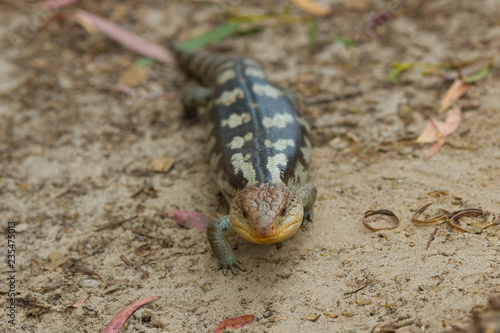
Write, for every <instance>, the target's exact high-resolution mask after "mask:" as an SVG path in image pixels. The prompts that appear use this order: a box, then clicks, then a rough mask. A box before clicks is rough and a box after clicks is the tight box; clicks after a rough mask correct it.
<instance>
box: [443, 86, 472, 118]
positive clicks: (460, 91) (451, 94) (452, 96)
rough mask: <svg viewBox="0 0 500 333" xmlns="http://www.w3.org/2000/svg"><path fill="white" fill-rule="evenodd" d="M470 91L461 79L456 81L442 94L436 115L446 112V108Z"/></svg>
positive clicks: (469, 87)
mask: <svg viewBox="0 0 500 333" xmlns="http://www.w3.org/2000/svg"><path fill="white" fill-rule="evenodd" d="M471 89H472V86H471V85H470V84H468V83H465V82H464V81H463V80H462V79H456V80H455V81H453V83H452V84H451V86H450V88H448V90H447V91H446V94H444V97H443V99H442V100H441V105H440V106H439V110H438V113H439V114H441V113H443V112H444V111H446V110H448V108H449V107H450V106H451V105H452V104H453V103H455V102H456V101H458V99H459V98H460V97H462V96H463V95H464V94H465V93H466V92H468V91H469V90H471Z"/></svg>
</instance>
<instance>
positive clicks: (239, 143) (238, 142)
mask: <svg viewBox="0 0 500 333" xmlns="http://www.w3.org/2000/svg"><path fill="white" fill-rule="evenodd" d="M252 139H253V134H252V133H247V134H246V135H245V136H244V137H241V136H235V137H234V138H233V139H232V140H231V142H230V143H228V144H227V145H228V146H229V148H231V149H241V148H242V147H243V146H244V145H245V142H247V141H250V140H252Z"/></svg>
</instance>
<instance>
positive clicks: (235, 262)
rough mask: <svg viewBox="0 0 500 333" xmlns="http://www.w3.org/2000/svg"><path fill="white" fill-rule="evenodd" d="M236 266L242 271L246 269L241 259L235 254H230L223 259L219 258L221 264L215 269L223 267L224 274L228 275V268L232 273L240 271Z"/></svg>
mask: <svg viewBox="0 0 500 333" xmlns="http://www.w3.org/2000/svg"><path fill="white" fill-rule="evenodd" d="M236 268H237V269H239V270H241V271H245V268H244V267H243V265H242V264H241V260H240V259H239V258H238V257H236V256H234V255H233V256H228V257H226V258H224V259H223V260H219V264H218V265H217V268H216V269H215V270H216V271H218V270H220V269H222V274H224V276H226V275H227V270H228V269H230V270H231V273H233V275H236V273H237V272H238V271H237V270H236Z"/></svg>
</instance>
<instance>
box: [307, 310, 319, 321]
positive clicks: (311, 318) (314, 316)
mask: <svg viewBox="0 0 500 333" xmlns="http://www.w3.org/2000/svg"><path fill="white" fill-rule="evenodd" d="M320 316H321V313H314V312H312V313H310V314H308V315H307V316H305V317H304V319H305V320H309V321H313V322H314V321H316V320H318V318H319V317H320Z"/></svg>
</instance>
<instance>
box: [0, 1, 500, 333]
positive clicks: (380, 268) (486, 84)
mask: <svg viewBox="0 0 500 333" xmlns="http://www.w3.org/2000/svg"><path fill="white" fill-rule="evenodd" d="M343 2H344V3H345V4H343ZM243 3H244V5H243ZM325 3H328V1H325ZM329 3H331V5H332V6H333V7H334V11H333V15H332V16H331V17H328V18H322V19H320V20H319V21H318V22H319V24H318V40H317V43H316V45H315V49H314V52H312V53H309V52H308V50H307V45H308V37H307V36H308V25H307V24H289V25H276V24H275V23H276V21H273V20H270V21H269V23H268V24H267V25H266V27H265V29H264V31H262V32H261V33H258V34H253V35H249V36H242V37H235V38H231V39H230V40H227V41H224V42H222V43H219V44H217V45H216V46H214V47H212V48H209V49H210V50H212V51H218V52H225V53H233V54H242V55H247V56H251V57H254V58H256V59H258V60H259V61H260V62H261V63H262V65H263V67H264V68H265V70H266V71H267V72H268V75H269V77H270V78H271V79H272V80H273V81H274V82H276V83H277V84H280V85H283V86H287V87H290V88H292V89H293V90H295V91H297V93H298V95H299V96H300V98H301V99H302V100H307V98H312V97H316V96H319V95H334V96H336V97H337V98H336V99H335V100H334V101H332V102H329V103H321V104H315V105H310V106H306V107H305V108H304V113H305V115H306V117H307V118H308V119H309V120H310V121H311V124H312V125H313V133H312V140H313V145H314V149H313V166H312V171H311V182H313V183H315V184H316V186H317V187H318V191H319V196H318V200H317V202H316V205H315V216H314V222H313V223H311V224H309V225H308V226H307V228H305V229H304V230H300V231H299V232H298V233H297V234H296V235H295V236H294V237H293V238H292V239H290V240H287V241H285V242H283V243H282V244H280V245H279V246H277V245H268V246H264V245H254V244H250V243H247V242H245V241H243V240H242V239H237V238H235V239H234V240H233V241H232V244H234V245H235V247H237V250H236V253H237V255H238V256H240V258H241V259H242V260H243V262H244V264H245V266H246V268H247V271H246V272H242V273H240V274H238V275H237V276H233V275H231V274H228V276H223V275H222V274H221V272H217V273H215V272H214V267H215V265H216V260H215V258H214V256H213V255H212V253H211V251H210V248H209V244H208V242H207V240H206V236H205V235H204V234H202V233H200V232H198V231H197V230H189V229H184V228H181V227H179V226H178V225H176V224H175V223H174V222H173V221H172V219H171V218H169V217H168V215H169V212H171V211H174V210H177V209H184V210H196V211H199V212H201V213H203V214H205V215H206V216H210V217H212V216H215V214H216V212H222V213H224V212H225V211H227V205H226V204H225V203H223V199H222V197H221V196H220V194H218V190H217V188H216V187H215V185H214V183H213V182H212V180H211V179H210V176H209V172H208V165H207V162H206V160H205V157H204V151H205V149H204V143H203V140H204V126H203V123H200V122H193V121H191V122H187V121H183V120H182V119H181V107H180V103H179V96H180V94H181V93H182V92H183V91H185V90H186V89H187V88H189V87H193V86H196V83H195V82H193V81H192V80H190V79H189V78H187V77H186V76H185V75H184V74H183V73H181V72H180V71H179V70H178V69H176V68H174V67H173V66H168V65H162V64H155V65H153V66H152V68H151V72H150V73H149V75H148V81H147V83H146V84H144V85H143V88H142V89H147V91H160V92H162V91H163V92H167V93H168V94H170V95H169V98H164V99H154V100H146V99H141V98H132V97H130V96H127V95H124V94H122V93H119V92H117V91H115V90H114V89H112V87H113V86H114V85H115V84H116V82H117V81H118V79H119V77H120V76H121V75H122V73H124V72H125V71H127V70H128V69H129V68H130V67H131V66H132V65H133V64H134V62H135V61H136V59H137V56H136V55H134V54H132V53H131V52H130V51H127V50H126V49H124V48H123V47H121V46H120V45H118V44H116V43H114V42H112V41H110V40H109V39H107V38H105V37H104V36H102V35H100V34H96V35H91V36H90V35H88V34H87V33H86V32H85V31H84V30H83V29H82V28H81V27H80V26H77V25H75V24H72V23H69V22H66V23H64V22H57V23H53V24H51V25H50V26H48V27H47V28H40V19H39V17H37V16H36V15H35V14H34V12H29V10H30V8H29V7H23V8H22V9H21V10H22V11H19V10H15V9H8V7H5V5H4V4H2V3H0V6H1V7H0V8H1V10H0V22H1V25H0V36H1V38H0V49H1V50H2V53H1V55H0V77H1V79H0V81H1V83H0V96H1V97H0V98H1V102H0V138H1V142H0V159H1V164H0V210H1V211H2V217H1V221H0V222H1V223H2V226H5V227H6V226H7V222H8V221H9V220H11V219H14V220H16V221H18V225H17V227H16V231H17V233H16V246H17V253H16V269H17V270H18V273H17V276H16V278H17V282H16V292H17V294H16V297H17V299H18V300H17V308H16V309H17V311H18V312H17V316H16V325H15V327H12V326H11V325H9V324H8V323H7V321H8V320H9V318H8V317H7V311H6V306H7V304H6V303H5V300H6V297H7V295H6V293H7V292H8V287H9V286H8V284H7V283H2V284H0V286H1V288H2V289H1V290H0V291H1V293H2V296H3V297H2V300H1V301H0V305H1V308H2V311H0V331H6V332H11V331H12V332H100V331H101V330H102V329H103V328H104V327H105V326H106V325H108V324H109V323H110V321H111V319H112V318H113V316H114V315H115V314H116V313H118V312H119V311H120V310H121V309H123V308H124V307H126V306H128V305H130V304H131V303H133V302H134V301H136V300H139V299H142V298H145V297H149V296H161V298H160V299H158V300H156V301H155V302H153V303H150V304H148V305H146V306H144V307H143V308H141V309H140V310H138V311H137V312H136V313H135V314H134V315H133V316H132V317H131V318H130V319H129V320H128V322H127V324H126V326H125V328H124V329H123V330H122V332H213V331H214V330H215V327H216V326H217V324H218V323H219V322H220V321H221V320H223V319H226V318H230V317H235V316H239V315H244V314H253V315H255V317H256V320H255V321H254V322H252V323H250V324H248V325H246V326H245V327H244V328H242V329H239V330H235V332H369V331H371V330H372V329H373V328H375V327H377V326H378V327H382V326H384V325H391V324H392V325H395V326H396V327H399V328H397V332H398V333H399V332H451V331H454V330H455V329H456V328H458V327H460V328H466V327H468V326H470V325H471V323H472V316H473V312H474V311H475V310H481V309H482V308H483V307H484V306H485V305H486V304H487V302H488V299H489V298H490V297H492V296H495V295H498V294H500V273H499V272H500V270H499V268H500V263H499V261H498V258H499V251H500V246H499V245H500V241H499V232H500V227H499V226H495V227H491V228H488V229H486V230H484V231H483V232H481V233H478V234H470V233H461V232H459V231H457V230H454V229H453V228H452V227H451V226H450V225H449V224H442V225H439V226H430V227H419V226H416V225H414V224H413V223H412V222H411V216H412V214H413V213H414V211H415V210H416V209H417V208H418V207H420V206H421V205H423V204H425V203H427V202H435V205H434V207H436V208H435V209H434V210H435V211H436V209H438V208H441V209H447V210H459V209H465V208H480V209H483V210H486V211H490V212H496V213H499V212H500V193H499V183H500V131H499V128H500V117H499V112H500V111H499V105H500V104H499V99H498V92H499V91H500V83H499V80H498V79H499V76H500V72H499V69H498V68H499V63H498V60H497V61H496V63H495V64H494V65H495V66H494V68H493V69H492V70H491V71H490V73H489V74H488V75H487V77H486V78H485V79H483V80H482V81H481V82H480V83H479V84H478V85H477V87H476V88H475V89H474V90H473V91H471V92H469V93H468V94H467V95H466V96H465V97H463V98H462V99H461V100H460V101H459V105H460V106H461V107H462V111H463V119H462V122H461V124H460V127H459V128H458V130H457V131H456V132H455V133H454V134H453V135H452V136H451V137H449V138H448V140H447V143H446V144H445V145H444V147H443V148H442V149H441V151H440V152H439V153H438V154H437V155H436V156H435V157H433V158H431V159H425V156H426V154H427V153H428V151H429V147H428V146H425V147H422V146H415V145H408V144H405V143H404V141H406V140H409V139H413V138H415V137H416V136H417V135H418V134H419V132H420V131H421V130H422V129H423V128H424V127H425V123H426V121H427V119H429V117H431V116H433V117H437V113H436V110H437V109H438V107H439V102H440V99H441V98H442V96H443V95H444V93H445V92H446V90H447V89H448V87H449V86H450V84H451V82H450V81H446V80H444V79H442V78H440V77H438V76H435V75H430V76H424V75H423V74H422V70H423V69H422V68H418V69H412V70H409V71H407V72H405V73H403V74H401V76H400V78H399V81H398V83H397V84H392V83H390V82H389V81H388V79H387V72H388V71H389V70H390V68H391V67H390V66H391V63H393V62H401V63H402V62H419V63H443V62H457V61H466V60H470V59H474V58H477V57H479V56H483V55H488V54H493V53H495V52H497V51H498V50H499V48H500V24H499V21H498V18H499V17H500V3H499V2H498V1H496V0H489V1H488V0H484V1H480V2H473V1H465V0H461V1H456V0H438V1H416V0H415V1H404V2H401V3H399V2H397V1H396V2H394V1H378V0H373V1H371V0H356V1H347V0H346V1H330V2H329ZM397 4H399V6H396V5H397ZM285 6H287V2H286V1H278V2H277V3H276V4H273V5H270V4H268V3H267V2H264V1H246V2H243V1H215V2H214V3H212V4H207V3H202V2H195V1H189V2H188V1H169V2H166V1H158V0H152V1H144V2H139V1H112V0H106V1H101V2H93V1H90V2H83V4H82V8H84V9H86V10H89V11H92V12H94V13H97V14H100V15H103V16H106V17H109V18H111V19H112V20H113V21H115V22H117V23H119V24H121V25H123V26H125V27H127V28H129V29H131V30H134V31H136V32H137V33H139V34H140V35H142V36H145V37H146V38H148V39H149V40H151V41H155V42H159V43H166V41H167V40H175V41H178V40H182V39H185V38H189V37H190V36H194V35H196V34H198V33H199V32H200V31H201V30H202V29H203V28H204V26H205V25H206V24H208V23H210V22H212V23H217V22H220V20H221V18H222V16H221V15H223V14H224V13H225V12H227V11H228V9H229V10H239V11H240V12H241V13H252V14H257V13H265V12H267V11H271V10H274V11H277V12H282V11H283V9H284V8H285ZM379 10H390V11H392V12H393V13H394V15H395V16H394V18H393V19H392V20H390V21H389V22H388V23H387V24H386V25H384V26H382V27H380V28H379V29H378V33H379V36H378V38H377V39H376V40H373V41H370V40H369V39H368V38H367V36H366V35H365V34H364V33H363V31H364V30H363V29H364V27H365V26H366V23H367V22H369V21H370V18H371V17H372V15H373V13H374V12H375V11H379ZM292 14H293V15H303V13H301V12H299V11H298V10H296V9H295V8H292ZM335 36H346V37H348V38H350V39H351V40H354V41H355V42H356V44H357V48H355V49H352V50H347V49H345V48H343V47H341V46H340V45H338V44H334V43H333V42H332V38H333V37H335ZM440 119H441V118H440ZM160 156H168V157H170V158H173V159H174V160H175V164H174V166H173V168H172V169H171V170H170V171H169V172H167V173H153V172H150V171H148V164H149V163H150V162H151V161H154V160H155V159H156V158H158V157H160ZM368 209H390V210H392V211H393V212H394V213H396V214H397V216H399V218H400V219H401V225H400V226H399V228H397V229H395V230H385V231H379V232H373V231H370V230H368V229H367V228H365V227H364V226H363V225H362V223H361V217H362V215H363V212H364V211H366V210H368ZM133 217H135V218H133ZM126 219H129V220H127V221H125V222H123V223H121V224H119V225H118V224H117V225H115V226H114V227H111V228H107V229H104V230H97V229H98V228H99V227H100V226H103V225H106V224H108V223H113V222H120V221H123V220H126ZM2 228H3V230H4V231H3V233H2V235H3V236H2V237H1V239H2V241H1V244H0V254H1V256H2V258H6V256H7V249H8V248H7V235H6V234H5V228H4V227H2ZM431 234H433V235H434V240H433V241H432V242H431V243H430V245H429V247H428V248H426V247H427V245H428V243H429V241H430V239H431ZM3 267H5V266H3ZM2 270H3V275H2V280H3V281H4V282H5V281H6V278H7V273H6V271H7V269H6V268H2ZM88 295H92V296H91V298H90V299H89V300H88V301H87V302H85V303H84V305H83V306H80V307H78V308H73V309H68V306H69V305H71V304H73V303H75V302H76V301H77V300H79V299H82V298H85V297H87V296H88Z"/></svg>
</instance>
